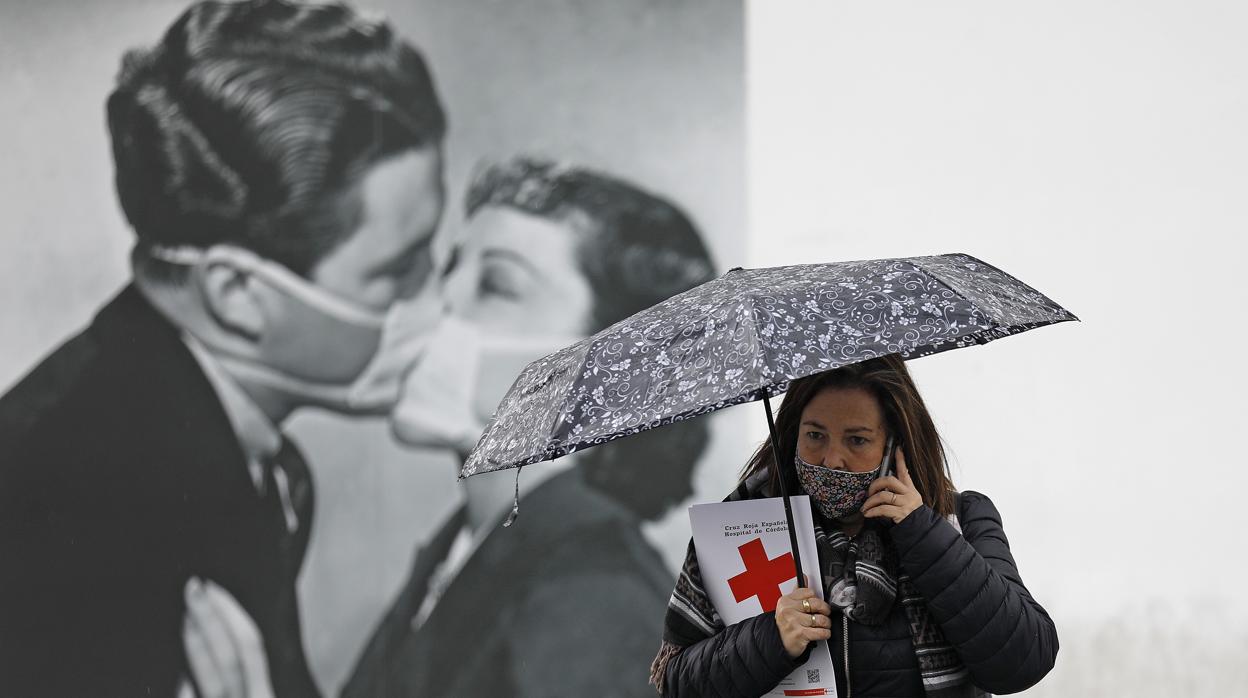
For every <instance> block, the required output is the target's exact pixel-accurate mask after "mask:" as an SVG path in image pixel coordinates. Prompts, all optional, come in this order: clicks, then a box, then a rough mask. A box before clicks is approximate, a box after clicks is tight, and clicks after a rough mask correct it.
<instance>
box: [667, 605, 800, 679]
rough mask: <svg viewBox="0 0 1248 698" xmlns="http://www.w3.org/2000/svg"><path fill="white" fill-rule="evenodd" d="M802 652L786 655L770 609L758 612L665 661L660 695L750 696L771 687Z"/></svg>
mask: <svg viewBox="0 0 1248 698" xmlns="http://www.w3.org/2000/svg"><path fill="white" fill-rule="evenodd" d="M804 661H806V655H802V656H800V657H798V658H796V659H794V658H792V657H790V656H789V654H788V652H786V651H785V649H784V643H783V642H782V641H781V640H780V630H779V629H778V628H777V627H776V615H775V613H763V614H760V615H757V616H754V617H753V618H749V619H746V620H743V621H741V622H740V623H736V624H734V625H730V626H728V627H727V628H724V630H723V632H721V633H719V634H717V635H713V636H711V637H709V638H707V639H705V640H702V641H701V642H698V643H696V644H693V645H690V646H688V647H686V648H685V649H684V650H683V651H681V652H680V654H677V655H676V656H675V657H672V659H671V661H670V662H668V665H667V673H666V679H665V684H664V687H663V688H664V690H663V695H664V696H669V697H671V698H693V697H694V696H704V697H706V698H729V697H736V696H741V697H742V698H747V697H748V698H755V697H756V696H760V695H762V694H764V693H766V692H767V691H770V690H771V689H773V688H775V686H776V684H778V683H780V680H781V679H783V678H784V677H786V676H788V675H789V674H790V673H792V672H793V670H794V669H796V668H797V667H798V666H800V665H801V664H802V662H804Z"/></svg>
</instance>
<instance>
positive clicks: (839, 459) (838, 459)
mask: <svg viewBox="0 0 1248 698" xmlns="http://www.w3.org/2000/svg"><path fill="white" fill-rule="evenodd" d="M822 465H823V467H825V468H831V469H833V470H848V469H849V463H848V462H847V461H846V460H845V454H844V453H841V452H840V451H839V450H838V449H836V448H834V447H828V448H826V449H824V451H823V463H822Z"/></svg>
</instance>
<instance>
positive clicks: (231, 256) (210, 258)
mask: <svg viewBox="0 0 1248 698" xmlns="http://www.w3.org/2000/svg"><path fill="white" fill-rule="evenodd" d="M238 252H243V251H241V250H239V251H238ZM249 254H250V253H243V256H240V255H238V254H236V253H235V252H234V251H233V250H228V251H226V250H221V248H212V249H211V250H210V251H209V253H208V254H207V255H205V257H204V259H203V261H202V262H201V263H200V264H198V265H197V266H196V267H195V271H194V274H195V277H196V281H197V285H198V287H199V291H200V294H201V295H202V296H203V301H204V307H205V308H206V310H207V311H208V315H209V316H210V317H211V318H212V319H213V320H214V321H215V322H216V323H217V325H218V326H220V328H221V329H222V330H223V331H225V332H227V333H229V334H232V335H236V336H242V337H244V338H246V339H248V340H252V341H254V340H256V339H257V338H259V336H260V335H261V333H263V331H264V327H265V318H266V316H265V313H264V310H263V307H264V304H263V302H262V300H261V299H260V297H259V295H258V294H259V293H260V292H261V290H260V289H258V288H257V286H256V281H255V277H254V276H253V275H252V273H251V266H250V265H248V264H246V263H245V261H244V257H245V256H249Z"/></svg>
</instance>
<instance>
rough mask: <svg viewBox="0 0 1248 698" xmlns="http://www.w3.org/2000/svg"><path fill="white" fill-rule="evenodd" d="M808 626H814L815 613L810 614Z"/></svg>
mask: <svg viewBox="0 0 1248 698" xmlns="http://www.w3.org/2000/svg"><path fill="white" fill-rule="evenodd" d="M810 627H812V628H813V627H815V614H813V613H812V614H810Z"/></svg>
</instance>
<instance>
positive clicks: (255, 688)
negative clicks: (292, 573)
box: [204, 580, 273, 698]
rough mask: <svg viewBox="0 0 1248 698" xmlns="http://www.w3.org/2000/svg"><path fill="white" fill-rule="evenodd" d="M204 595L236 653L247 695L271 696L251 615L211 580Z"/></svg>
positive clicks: (255, 697) (254, 697) (252, 697)
mask: <svg viewBox="0 0 1248 698" xmlns="http://www.w3.org/2000/svg"><path fill="white" fill-rule="evenodd" d="M204 592H205V593H204V596H205V598H206V599H207V600H208V601H209V602H210V603H211V604H212V605H213V607H214V609H215V610H216V611H217V613H219V614H220V617H221V619H222V620H223V622H224V625H225V627H226V629H227V631H228V632H229V634H230V638H231V639H232V641H233V643H234V648H235V650H236V653H237V657H236V659H237V662H238V667H239V670H240V672H241V674H242V676H241V681H242V684H243V689H244V691H245V693H244V694H243V695H246V696H247V698H272V696H273V687H272V685H271V684H270V682H269V665H268V660H267V658H266V656H265V653H264V641H263V640H262V639H261V637H260V630H259V628H257V627H256V624H255V622H254V621H252V619H251V616H249V615H247V612H246V611H244V610H243V607H242V606H240V605H239V604H238V602H237V601H235V600H234V597H233V596H232V595H230V593H229V592H228V591H226V590H225V589H223V588H221V587H220V586H218V585H217V584H215V583H213V582H212V581H211V580H209V581H207V582H205V584H204Z"/></svg>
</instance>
